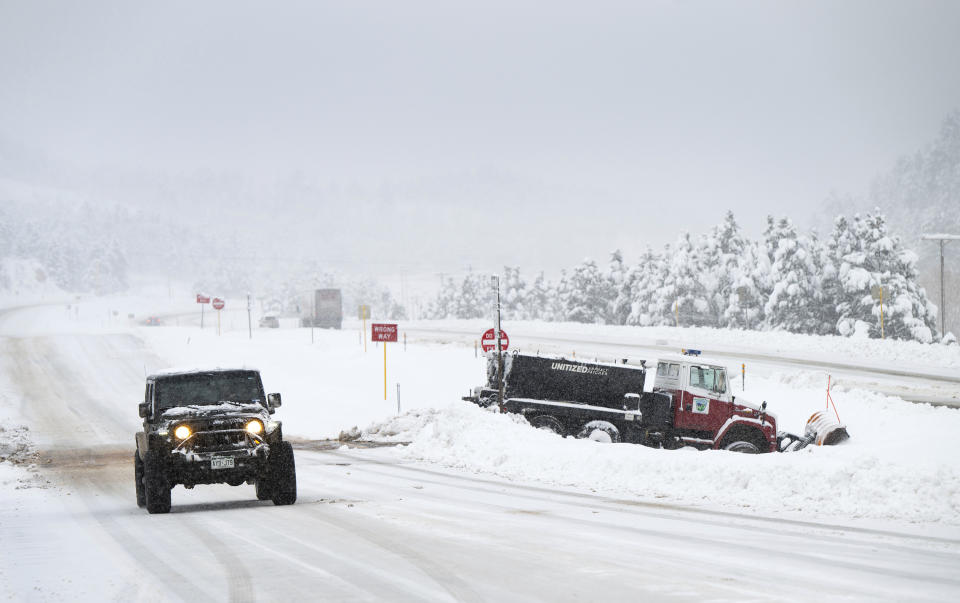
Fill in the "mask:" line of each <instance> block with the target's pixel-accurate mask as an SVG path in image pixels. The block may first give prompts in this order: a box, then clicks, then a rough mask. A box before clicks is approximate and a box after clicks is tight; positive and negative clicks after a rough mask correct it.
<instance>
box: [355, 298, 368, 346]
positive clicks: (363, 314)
mask: <svg viewBox="0 0 960 603" xmlns="http://www.w3.org/2000/svg"><path fill="white" fill-rule="evenodd" d="M358 314H360V321H361V323H362V324H363V326H362V327H361V328H362V329H363V330H362V331H361V332H360V339H361V340H362V341H363V352H364V353H366V352H367V337H366V333H367V319H368V318H370V306H367V305H364V304H360V308H359V310H358Z"/></svg>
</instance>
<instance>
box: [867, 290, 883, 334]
mask: <svg viewBox="0 0 960 603" xmlns="http://www.w3.org/2000/svg"><path fill="white" fill-rule="evenodd" d="M870 295H871V296H873V299H876V300H880V339H886V337H885V336H884V332H883V286H882V285H874V286H872V287H870Z"/></svg>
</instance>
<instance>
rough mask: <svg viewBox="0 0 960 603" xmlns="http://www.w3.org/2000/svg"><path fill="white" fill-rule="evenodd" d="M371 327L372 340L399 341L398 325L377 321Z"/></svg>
mask: <svg viewBox="0 0 960 603" xmlns="http://www.w3.org/2000/svg"><path fill="white" fill-rule="evenodd" d="M370 327H371V330H370V340H371V341H392V342H396V341H397V325H395V324H387V323H379V322H375V323H373V324H371V325H370Z"/></svg>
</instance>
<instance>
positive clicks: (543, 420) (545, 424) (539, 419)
mask: <svg viewBox="0 0 960 603" xmlns="http://www.w3.org/2000/svg"><path fill="white" fill-rule="evenodd" d="M530 424H531V425H533V426H534V427H536V428H537V429H545V430H547V431H552V432H553V433H555V434H557V435H558V436H560V437H563V435H564V429H563V425H561V424H560V421H558V420H557V418H556V417H551V416H550V415H539V416H536V417H534V418H532V419H530Z"/></svg>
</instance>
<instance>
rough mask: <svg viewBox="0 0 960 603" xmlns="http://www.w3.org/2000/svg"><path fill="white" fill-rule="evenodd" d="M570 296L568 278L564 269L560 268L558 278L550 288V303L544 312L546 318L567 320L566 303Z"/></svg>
mask: <svg viewBox="0 0 960 603" xmlns="http://www.w3.org/2000/svg"><path fill="white" fill-rule="evenodd" d="M569 297H570V280H569V277H568V276H567V271H566V269H563V270H560V279H559V280H558V281H557V284H556V286H555V287H552V288H551V293H550V305H549V308H548V310H547V312H546V315H545V318H546V320H554V321H561V320H567V303H568V300H569Z"/></svg>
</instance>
